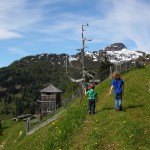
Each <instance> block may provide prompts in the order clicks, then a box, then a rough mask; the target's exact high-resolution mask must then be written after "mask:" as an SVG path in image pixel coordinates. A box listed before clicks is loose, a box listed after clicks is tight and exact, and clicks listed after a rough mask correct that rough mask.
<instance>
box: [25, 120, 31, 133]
mask: <svg viewBox="0 0 150 150" xmlns="http://www.w3.org/2000/svg"><path fill="white" fill-rule="evenodd" d="M30 123H31V122H30V118H28V119H27V121H26V133H27V132H29V130H30Z"/></svg>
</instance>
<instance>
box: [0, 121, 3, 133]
mask: <svg viewBox="0 0 150 150" xmlns="http://www.w3.org/2000/svg"><path fill="white" fill-rule="evenodd" d="M2 129H3V128H2V123H1V119H0V135H2V133H3V132H2Z"/></svg>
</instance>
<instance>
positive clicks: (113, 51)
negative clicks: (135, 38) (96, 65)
mask: <svg viewBox="0 0 150 150" xmlns="http://www.w3.org/2000/svg"><path fill="white" fill-rule="evenodd" d="M84 55H85V57H88V58H92V60H93V61H104V60H105V59H106V57H107V59H108V60H109V61H110V62H111V63H121V62H127V61H130V60H133V61H134V60H137V59H138V58H139V57H140V56H141V57H142V56H145V55H146V53H145V52H142V51H133V50H128V49H127V47H126V46H125V45H124V44H122V43H114V44H112V45H109V46H107V47H106V48H103V49H101V50H99V51H95V52H88V51H85V53H84ZM79 58H80V56H79V54H78V55H75V56H71V57H70V61H77V60H79Z"/></svg>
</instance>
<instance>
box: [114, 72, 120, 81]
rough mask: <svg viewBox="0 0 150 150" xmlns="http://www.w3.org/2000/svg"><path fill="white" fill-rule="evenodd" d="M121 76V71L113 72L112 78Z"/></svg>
mask: <svg viewBox="0 0 150 150" xmlns="http://www.w3.org/2000/svg"><path fill="white" fill-rule="evenodd" d="M120 78H121V75H120V73H119V72H116V71H115V72H113V74H112V79H120Z"/></svg>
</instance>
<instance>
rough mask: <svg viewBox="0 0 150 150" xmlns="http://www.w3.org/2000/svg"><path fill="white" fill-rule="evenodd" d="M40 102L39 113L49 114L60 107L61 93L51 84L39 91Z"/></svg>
mask: <svg viewBox="0 0 150 150" xmlns="http://www.w3.org/2000/svg"><path fill="white" fill-rule="evenodd" d="M40 93H41V100H38V102H39V103H40V110H41V113H42V114H44V113H50V112H53V111H55V110H56V109H57V108H58V107H60V106H61V93H62V91H61V90H59V89H58V88H56V87H55V86H53V85H52V84H51V85H49V86H47V87H46V88H44V89H42V90H41V91H40Z"/></svg>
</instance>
